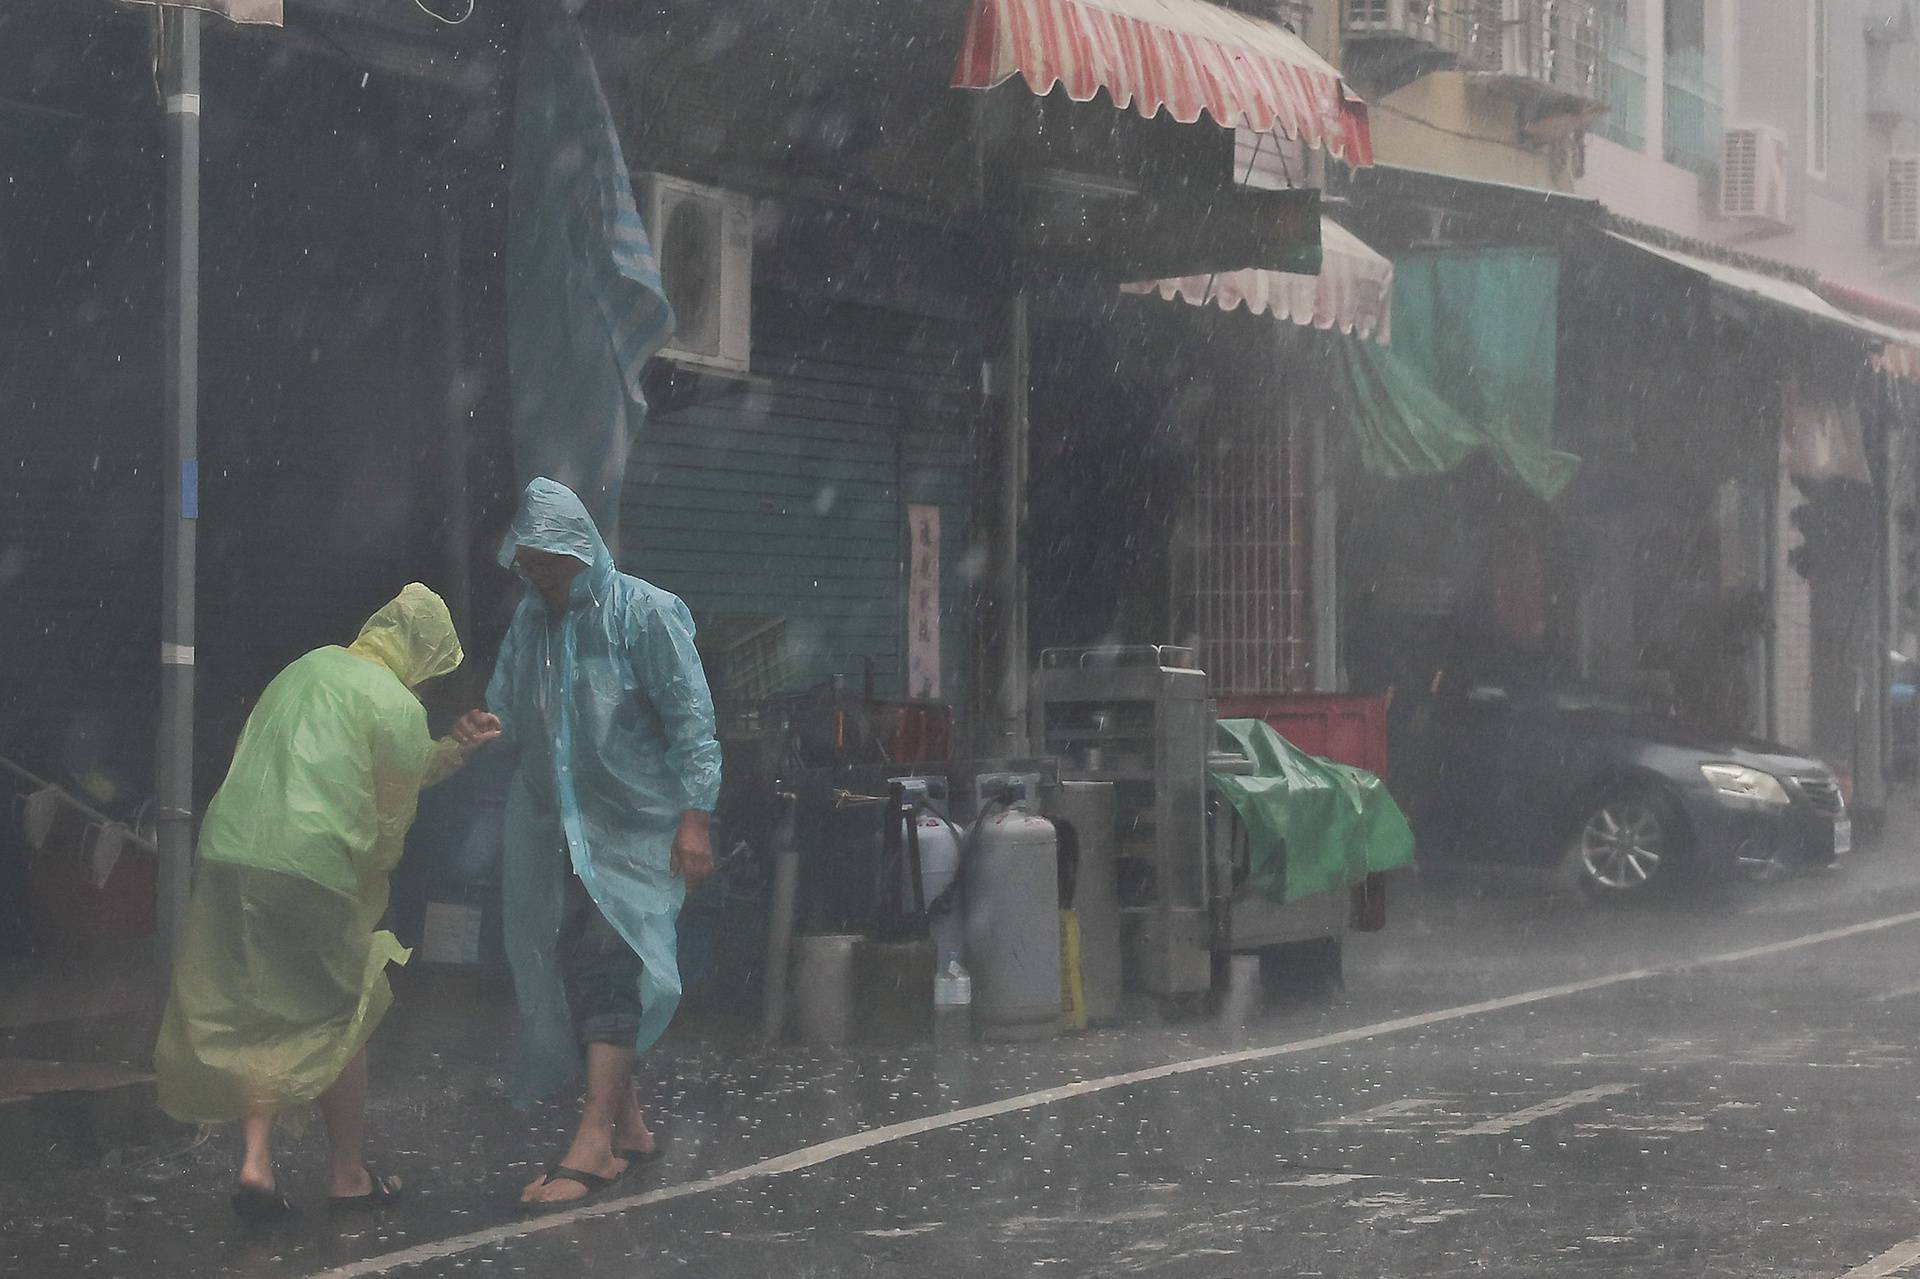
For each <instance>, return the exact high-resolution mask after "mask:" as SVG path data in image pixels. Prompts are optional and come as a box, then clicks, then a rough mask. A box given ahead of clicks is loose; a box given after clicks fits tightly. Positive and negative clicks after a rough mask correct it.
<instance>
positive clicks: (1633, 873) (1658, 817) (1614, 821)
mask: <svg viewBox="0 0 1920 1279" xmlns="http://www.w3.org/2000/svg"><path fill="white" fill-rule="evenodd" d="M1680 843H1681V831H1680V823H1679V821H1678V820H1677V819H1676V818H1675V817H1674V816H1673V811H1672V808H1671V807H1670V806H1669V805H1668V804H1667V803H1666V801H1665V800H1663V799H1662V798H1661V797H1660V795H1659V794H1658V793H1656V792H1650V791H1647V790H1643V789H1640V788H1634V789H1629V790H1621V791H1615V792H1614V793H1613V794H1610V795H1608V796H1607V797H1606V798H1605V799H1603V800H1601V801H1600V802H1599V803H1598V804H1596V805H1595V806H1594V807H1593V809H1592V810H1591V811H1590V812H1589V813H1588V814H1587V816H1586V819H1585V820H1584V821H1582V822H1581V823H1580V829H1579V832H1578V833H1577V834H1576V835H1575V836H1574V842H1573V855H1574V869H1575V870H1576V872H1577V873H1578V874H1579V876H1580V883H1581V886H1582V887H1584V888H1586V889H1587V890H1588V891H1590V892H1592V893H1595V894H1596V895H1601V894H1622V895H1624V894H1628V893H1637V892H1641V891H1643V890H1644V889H1645V888H1646V887H1647V885H1649V884H1651V883H1653V882H1655V881H1656V880H1658V879H1660V878H1661V877H1662V876H1670V875H1671V874H1672V873H1673V870H1674V863H1675V861H1676V860H1677V859H1678V857H1679V855H1680V852H1681V848H1680Z"/></svg>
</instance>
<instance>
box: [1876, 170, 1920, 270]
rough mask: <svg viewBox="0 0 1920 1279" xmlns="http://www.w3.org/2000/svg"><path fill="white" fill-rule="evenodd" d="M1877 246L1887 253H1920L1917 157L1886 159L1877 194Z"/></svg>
mask: <svg viewBox="0 0 1920 1279" xmlns="http://www.w3.org/2000/svg"><path fill="white" fill-rule="evenodd" d="M1880 243H1881V244H1883V245H1885V246H1886V247H1887V248H1889V249H1920V155H1916V154H1911V153H1910V154H1907V155H1890V156H1888V157H1887V179H1886V184H1885V185H1884V186H1883V187H1882V188H1881V191H1880Z"/></svg>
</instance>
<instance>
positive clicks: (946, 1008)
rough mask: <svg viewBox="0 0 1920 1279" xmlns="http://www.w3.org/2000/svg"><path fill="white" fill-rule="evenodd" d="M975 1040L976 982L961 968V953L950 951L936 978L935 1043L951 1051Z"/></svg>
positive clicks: (934, 991) (934, 1006)
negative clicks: (974, 992)
mask: <svg viewBox="0 0 1920 1279" xmlns="http://www.w3.org/2000/svg"><path fill="white" fill-rule="evenodd" d="M972 1038H973V978H972V977H970V976H968V974H967V970H966V969H965V968H963V967H961V965H960V952H959V951H957V950H950V951H948V952H947V953H946V957H945V958H944V959H943V960H942V961H941V963H940V970H939V971H938V972H936V973H935V974H934V975H933V1042H934V1046H935V1047H936V1048H951V1047H957V1046H959V1045H962V1044H965V1043H967V1042H968V1041H969V1040H971V1039H972Z"/></svg>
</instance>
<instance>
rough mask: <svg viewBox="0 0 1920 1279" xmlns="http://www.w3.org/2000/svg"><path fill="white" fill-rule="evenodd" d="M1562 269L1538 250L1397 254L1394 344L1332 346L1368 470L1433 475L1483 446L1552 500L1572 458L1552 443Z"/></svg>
mask: <svg viewBox="0 0 1920 1279" xmlns="http://www.w3.org/2000/svg"><path fill="white" fill-rule="evenodd" d="M1559 288H1560V264H1559V261H1558V259H1557V258H1555V257H1554V256H1553V255H1552V254H1551V253H1549V252H1545V251H1542V250H1538V249H1480V250H1472V251H1450V252H1444V253H1416V254H1411V255H1409V256H1406V257H1401V258H1396V259H1394V264H1393V345H1392V346H1391V347H1382V346H1378V345H1376V344H1375V343H1372V342H1363V341H1360V340H1358V339H1356V338H1343V339H1341V340H1340V342H1339V353H1340V365H1341V370H1342V374H1343V376H1342V378H1341V379H1340V380H1341V382H1342V383H1343V389H1344V391H1345V397H1344V398H1345V400H1346V405H1345V407H1346V409H1347V414H1346V416H1347V419H1348V423H1349V426H1350V427H1351V429H1352V430H1353V432H1354V434H1355V436H1356V439H1357V442H1358V445H1359V449H1360V460H1361V462H1362V464H1363V465H1365V466H1366V468H1367V469H1368V470H1369V471H1372V472H1373V473H1375V474H1376V475H1383V476H1386V477H1387V478H1389V479H1408V478H1412V477H1414V476H1420V475H1438V474H1441V473H1443V472H1446V471H1450V470H1452V469H1453V468H1454V467H1456V466H1459V465H1460V464H1461V463H1462V462H1464V461H1465V460H1466V459H1467V458H1468V457H1469V456H1471V455H1472V454H1474V453H1476V452H1479V451H1481V450H1485V451H1486V452H1488V453H1490V454H1491V455H1492V457H1493V459H1494V462H1495V464H1496V465H1498V466H1499V467H1500V469H1501V470H1502V471H1504V472H1506V473H1507V474H1508V475H1510V476H1512V477H1513V478H1514V479H1516V480H1518V481H1519V482H1520V483H1521V484H1522V485H1524V486H1525V487H1526V488H1527V490H1528V491H1530V492H1532V493H1534V494H1535V495H1537V496H1539V497H1540V498H1542V499H1544V500H1547V501H1551V500H1552V499H1553V498H1554V497H1556V496H1558V494H1559V492H1560V490H1561V489H1563V488H1565V487H1566V486H1567V482H1568V481H1569V480H1571V479H1572V478H1573V473H1574V470H1575V468H1576V467H1577V466H1578V465H1579V459H1578V458H1576V457H1574V456H1573V455H1572V454H1569V453H1562V452H1560V451H1558V450H1556V449H1555V448H1554V447H1553V401H1554V375H1555V360H1554V353H1555V344H1556V341H1557V332H1556V330H1557V311H1558V306H1559Z"/></svg>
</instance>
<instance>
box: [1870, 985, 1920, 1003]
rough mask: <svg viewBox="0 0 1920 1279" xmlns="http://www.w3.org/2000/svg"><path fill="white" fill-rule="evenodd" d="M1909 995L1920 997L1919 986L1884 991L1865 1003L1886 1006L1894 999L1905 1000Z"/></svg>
mask: <svg viewBox="0 0 1920 1279" xmlns="http://www.w3.org/2000/svg"><path fill="white" fill-rule="evenodd" d="M1909 995H1920V985H1913V986H1902V987H1900V988H1899V989H1898V990H1884V991H1881V992H1880V993H1879V994H1877V995H1872V996H1869V997H1868V1000H1867V1002H1868V1003H1872V1004H1886V1003H1891V1002H1892V1001H1894V1000H1896V999H1905V998H1907V997H1908V996H1909Z"/></svg>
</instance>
